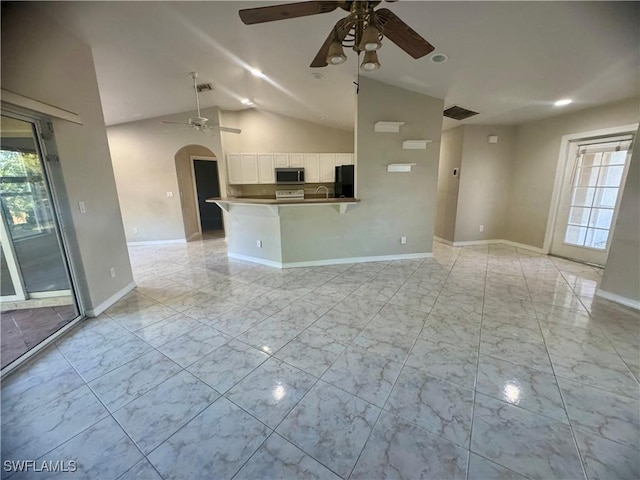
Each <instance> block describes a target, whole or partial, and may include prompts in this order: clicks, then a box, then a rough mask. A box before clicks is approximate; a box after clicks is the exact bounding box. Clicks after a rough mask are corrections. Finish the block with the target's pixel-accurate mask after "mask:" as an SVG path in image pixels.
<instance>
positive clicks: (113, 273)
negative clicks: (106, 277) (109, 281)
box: [109, 267, 116, 278]
mask: <svg viewBox="0 0 640 480" xmlns="http://www.w3.org/2000/svg"><path fill="white" fill-rule="evenodd" d="M109 273H111V278H116V269H115V268H113V267H111V268H110V269H109Z"/></svg>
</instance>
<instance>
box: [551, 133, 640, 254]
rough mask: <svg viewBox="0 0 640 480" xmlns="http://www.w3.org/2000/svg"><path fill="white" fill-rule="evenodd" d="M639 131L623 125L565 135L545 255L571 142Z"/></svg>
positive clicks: (556, 210)
mask: <svg viewBox="0 0 640 480" xmlns="http://www.w3.org/2000/svg"><path fill="white" fill-rule="evenodd" d="M637 130H638V124H637V123H632V124H629V125H621V126H618V127H610V128H602V129H599V130H591V131H588V132H580V133H571V134H569V135H563V136H562V139H561V140H560V151H559V153H558V162H557V166H556V176H555V180H554V183H553V193H552V195H551V205H550V206H549V214H548V216H547V229H546V231H545V234H544V243H543V245H542V251H543V253H546V254H549V253H550V252H551V243H552V239H553V231H554V229H555V227H556V221H557V217H558V207H559V206H560V197H561V193H562V183H563V181H564V176H565V171H566V166H567V161H568V159H569V156H568V153H569V146H570V143H571V142H574V141H576V140H582V139H589V138H593V137H604V136H611V135H620V134H628V133H631V134H635V133H636V131H637Z"/></svg>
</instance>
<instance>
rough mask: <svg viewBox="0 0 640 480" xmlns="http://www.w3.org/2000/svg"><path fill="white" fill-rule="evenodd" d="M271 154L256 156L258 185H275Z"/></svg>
mask: <svg viewBox="0 0 640 480" xmlns="http://www.w3.org/2000/svg"><path fill="white" fill-rule="evenodd" d="M273 161H274V159H273V153H260V154H258V183H276V176H275V172H274V170H273V168H274V167H273Z"/></svg>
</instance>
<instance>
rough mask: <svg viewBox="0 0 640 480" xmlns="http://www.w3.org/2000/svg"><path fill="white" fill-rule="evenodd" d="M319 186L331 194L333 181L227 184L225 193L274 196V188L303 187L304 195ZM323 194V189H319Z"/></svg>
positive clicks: (293, 188)
mask: <svg viewBox="0 0 640 480" xmlns="http://www.w3.org/2000/svg"><path fill="white" fill-rule="evenodd" d="M320 186H324V187H327V188H328V189H329V196H330V197H331V196H333V183H305V184H304V185H273V184H262V185H228V186H227V195H228V196H229V197H275V196H276V190H300V189H301V188H304V193H305V195H313V194H315V193H316V189H317V188H318V187H320ZM320 193H321V194H324V189H322V190H321V191H320Z"/></svg>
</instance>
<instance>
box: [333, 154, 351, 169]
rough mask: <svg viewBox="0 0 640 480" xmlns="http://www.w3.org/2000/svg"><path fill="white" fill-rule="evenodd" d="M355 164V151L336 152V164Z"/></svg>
mask: <svg viewBox="0 0 640 480" xmlns="http://www.w3.org/2000/svg"><path fill="white" fill-rule="evenodd" d="M338 165H353V153H336V166H338Z"/></svg>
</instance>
